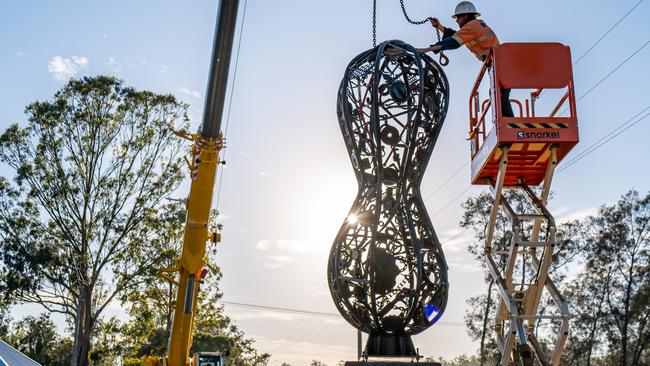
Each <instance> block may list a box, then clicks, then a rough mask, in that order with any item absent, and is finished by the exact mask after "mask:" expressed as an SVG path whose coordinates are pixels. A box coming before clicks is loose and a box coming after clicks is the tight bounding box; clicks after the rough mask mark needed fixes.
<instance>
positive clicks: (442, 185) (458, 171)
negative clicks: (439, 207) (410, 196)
mask: <svg viewBox="0 0 650 366" xmlns="http://www.w3.org/2000/svg"><path fill="white" fill-rule="evenodd" d="M468 165H469V161H468V162H466V163H465V164H464V165H463V166H461V167H460V168H458V170H456V172H455V173H454V174H452V175H451V176H450V177H449V178H447V180H445V181H444V182H443V183H442V184H441V185H440V186H438V188H437V189H436V190H435V191H434V192H433V193H431V194H430V195H429V196H428V197H427V198H425V199H424V200H425V201H428V200H429V199H431V197H433V196H435V194H436V193H438V192H440V190H441V189H442V187H444V186H445V185H447V183H449V182H451V180H452V179H454V177H456V176H457V175H458V173H460V172H461V171H463V169H465V167H467V166H468Z"/></svg>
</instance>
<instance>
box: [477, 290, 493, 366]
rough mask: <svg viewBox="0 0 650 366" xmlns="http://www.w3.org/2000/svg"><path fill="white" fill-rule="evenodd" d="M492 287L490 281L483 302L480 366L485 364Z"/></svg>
mask: <svg viewBox="0 0 650 366" xmlns="http://www.w3.org/2000/svg"><path fill="white" fill-rule="evenodd" d="M492 285H494V280H490V284H489V285H488V293H487V299H486V300H485V312H484V313H483V331H482V332H481V348H480V350H479V352H480V355H481V359H480V361H481V366H483V365H484V363H485V361H486V360H485V337H486V333H487V325H488V319H489V318H490V306H491V305H492Z"/></svg>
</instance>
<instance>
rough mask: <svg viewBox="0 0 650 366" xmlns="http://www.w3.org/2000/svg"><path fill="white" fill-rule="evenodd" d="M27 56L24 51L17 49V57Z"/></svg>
mask: <svg viewBox="0 0 650 366" xmlns="http://www.w3.org/2000/svg"><path fill="white" fill-rule="evenodd" d="M23 56H25V53H24V52H22V51H16V58H19V57H23Z"/></svg>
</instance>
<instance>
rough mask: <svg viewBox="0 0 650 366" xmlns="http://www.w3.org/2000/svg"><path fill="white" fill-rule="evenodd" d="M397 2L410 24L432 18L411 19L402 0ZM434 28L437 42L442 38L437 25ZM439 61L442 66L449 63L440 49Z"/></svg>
mask: <svg viewBox="0 0 650 366" xmlns="http://www.w3.org/2000/svg"><path fill="white" fill-rule="evenodd" d="M374 1H375V2H376V1H377V0H374ZM399 4H400V5H401V6H402V13H403V14H404V18H406V21H407V22H409V23H411V24H414V25H420V24H424V23H426V22H428V21H430V20H433V18H431V17H429V18H426V19H424V20H413V19H411V18H409V15H408V13H407V12H406V6H404V0H399ZM435 28H436V35H437V36H438V42H440V41H441V40H442V37H441V36H440V30H439V29H438V27H435ZM439 61H440V65H442V66H447V65H449V58H448V57H447V56H445V54H444V53H443V52H442V50H440V58H439Z"/></svg>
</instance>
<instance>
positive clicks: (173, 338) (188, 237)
mask: <svg viewBox="0 0 650 366" xmlns="http://www.w3.org/2000/svg"><path fill="white" fill-rule="evenodd" d="M238 5H239V0H221V2H220V5H219V12H218V16H217V24H216V30H215V36H214V43H213V49H212V62H211V65H210V76H209V78H208V86H207V92H206V99H205V106H204V112H203V121H202V124H201V127H200V130H199V132H198V133H196V134H191V135H190V134H182V133H181V134H179V135H180V136H182V137H185V138H188V139H190V140H192V142H193V145H192V160H191V161H190V164H189V165H190V177H191V180H192V181H191V187H190V194H189V196H188V198H187V216H186V221H185V234H184V237H183V250H182V253H181V257H180V258H179V259H178V260H177V262H176V265H175V267H173V268H164V269H161V270H160V273H161V275H162V277H164V278H165V279H167V280H168V281H170V282H172V283H174V284H176V285H177V286H178V289H177V293H176V302H175V309H174V318H173V321H172V329H171V334H170V338H169V346H168V351H167V356H166V357H165V358H150V359H148V360H146V361H145V364H146V365H167V366H187V365H193V366H199V364H201V362H200V361H197V363H198V364H194V363H193V362H191V360H190V358H189V351H190V347H191V345H192V331H193V323H194V316H195V314H196V303H197V298H198V292H199V284H200V281H201V275H202V270H203V266H204V265H205V249H206V245H207V242H208V241H209V240H212V241H217V240H218V235H219V234H218V233H208V222H209V218H210V211H211V206H212V195H213V191H214V184H215V180H216V179H215V177H216V173H217V165H218V164H219V162H220V161H219V152H220V151H221V149H222V148H223V147H224V138H223V134H222V133H221V119H222V114H223V108H224V100H225V95H226V86H227V84H228V70H229V68H230V56H231V53H232V45H233V38H234V33H235V25H236V20H237V9H238ZM176 272H177V273H178V274H177V275H176V276H175V277H176V279H174V278H173V274H174V273H176ZM210 355H212V353H210ZM215 357H217V356H215ZM199 359H201V357H195V358H194V360H199ZM218 360H219V362H220V363H221V361H222V359H221V357H220V356H219V358H218ZM207 364H210V365H215V366H217V365H219V364H218V363H214V362H210V363H206V365H207ZM219 366H221V365H219Z"/></svg>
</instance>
